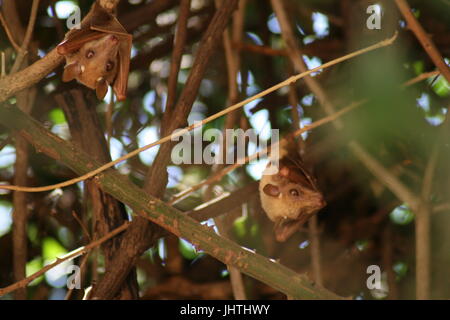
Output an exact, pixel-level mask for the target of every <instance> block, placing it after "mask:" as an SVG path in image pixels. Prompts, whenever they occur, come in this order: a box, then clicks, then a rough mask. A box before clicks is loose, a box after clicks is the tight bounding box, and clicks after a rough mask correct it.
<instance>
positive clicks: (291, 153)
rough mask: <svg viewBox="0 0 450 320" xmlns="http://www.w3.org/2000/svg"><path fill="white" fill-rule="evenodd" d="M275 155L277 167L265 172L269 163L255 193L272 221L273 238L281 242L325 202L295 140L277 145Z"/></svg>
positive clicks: (268, 167)
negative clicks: (278, 147)
mask: <svg viewBox="0 0 450 320" xmlns="http://www.w3.org/2000/svg"><path fill="white" fill-rule="evenodd" d="M279 154H280V155H279V159H278V170H270V171H268V169H273V168H270V166H272V165H273V164H271V163H270V162H269V164H268V166H267V167H266V170H265V171H264V173H263V176H262V178H261V181H260V183H259V193H260V198H261V205H262V207H263V209H264V211H265V212H266V214H267V216H268V217H269V219H270V220H272V221H273V222H274V223H275V225H274V233H275V238H276V240H277V241H280V242H283V241H286V240H287V239H288V238H289V237H290V236H292V235H293V234H294V233H295V232H296V231H297V230H299V229H300V228H301V227H302V225H303V224H304V223H305V222H306V221H307V220H308V219H309V218H310V217H311V216H312V215H314V214H315V213H316V212H317V211H319V210H320V209H322V208H323V207H324V206H325V205H326V203H325V200H324V198H323V195H322V193H321V192H320V191H319V189H318V188H317V185H316V181H315V179H314V178H313V177H312V176H311V175H310V174H309V173H308V171H307V170H306V169H305V165H304V163H303V161H302V160H301V157H300V154H299V152H298V150H297V149H296V148H295V143H293V141H291V142H288V143H287V144H284V145H283V144H280V152H279ZM275 171H277V172H276V173H274V174H273V172H275ZM267 172H270V173H269V174H265V173H267Z"/></svg>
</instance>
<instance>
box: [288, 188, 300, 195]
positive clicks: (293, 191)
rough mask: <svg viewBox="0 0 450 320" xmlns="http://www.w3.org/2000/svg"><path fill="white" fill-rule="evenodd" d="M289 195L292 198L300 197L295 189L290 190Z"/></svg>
mask: <svg viewBox="0 0 450 320" xmlns="http://www.w3.org/2000/svg"><path fill="white" fill-rule="evenodd" d="M289 194H290V195H291V196H293V197H298V196H299V195H300V193H299V192H298V190H297V189H291V190H289Z"/></svg>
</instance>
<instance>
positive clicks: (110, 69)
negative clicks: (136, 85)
mask: <svg viewBox="0 0 450 320" xmlns="http://www.w3.org/2000/svg"><path fill="white" fill-rule="evenodd" d="M63 45H64V43H62V44H61V45H60V46H63ZM119 46H120V43H119V39H118V38H117V37H116V36H114V35H112V34H107V35H105V36H103V37H101V38H99V39H95V40H91V41H89V42H86V43H84V44H83V45H82V46H81V47H80V48H79V49H78V50H77V51H74V52H71V53H67V54H65V58H66V66H65V67H64V73H63V81H64V82H68V81H71V80H73V79H76V80H78V81H79V82H81V83H82V84H84V85H85V86H87V87H89V88H91V89H94V90H95V91H96V94H97V97H98V98H99V99H103V98H104V97H105V95H106V92H107V91H108V86H109V85H110V84H113V83H114V81H115V79H116V77H117V73H118V70H119V67H120V66H119V65H118V64H119V61H120V59H119ZM63 49H64V47H61V50H60V48H58V52H60V51H61V52H64V51H63Z"/></svg>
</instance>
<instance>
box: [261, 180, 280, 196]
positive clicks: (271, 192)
mask: <svg viewBox="0 0 450 320" xmlns="http://www.w3.org/2000/svg"><path fill="white" fill-rule="evenodd" d="M263 191H264V193H265V194H266V195H268V196H269V197H278V196H279V195H280V189H279V188H278V187H277V186H274V185H273V184H270V183H269V184H266V185H265V186H264V188H263Z"/></svg>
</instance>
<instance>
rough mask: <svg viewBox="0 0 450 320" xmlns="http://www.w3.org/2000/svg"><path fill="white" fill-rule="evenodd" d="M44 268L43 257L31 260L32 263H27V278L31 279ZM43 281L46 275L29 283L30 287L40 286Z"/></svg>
mask: <svg viewBox="0 0 450 320" xmlns="http://www.w3.org/2000/svg"><path fill="white" fill-rule="evenodd" d="M42 267H43V265H42V258H41V257H38V258H35V259H33V260H31V261H30V262H27V264H26V266H25V274H26V276H27V277H29V276H31V275H32V274H33V273H36V272H38V271H39V270H41V269H42ZM43 279H44V275H42V276H40V277H38V278H36V279H34V280H33V281H31V282H30V283H29V286H35V285H37V284H39V283H40V282H41V281H42V280H43Z"/></svg>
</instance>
